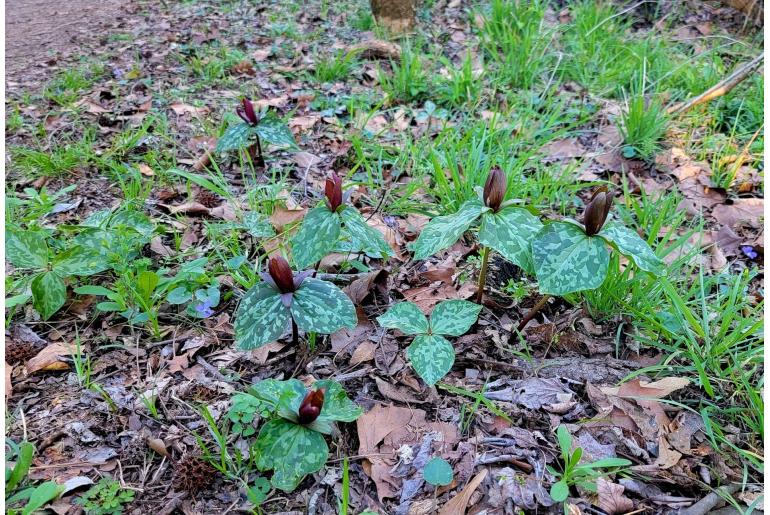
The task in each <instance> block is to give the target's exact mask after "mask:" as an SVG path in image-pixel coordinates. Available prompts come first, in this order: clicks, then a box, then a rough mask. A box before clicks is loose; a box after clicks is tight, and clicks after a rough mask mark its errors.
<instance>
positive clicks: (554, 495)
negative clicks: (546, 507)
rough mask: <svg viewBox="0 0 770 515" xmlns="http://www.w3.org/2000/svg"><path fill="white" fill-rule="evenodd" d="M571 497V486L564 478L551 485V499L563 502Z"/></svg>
mask: <svg viewBox="0 0 770 515" xmlns="http://www.w3.org/2000/svg"><path fill="white" fill-rule="evenodd" d="M567 497H569V486H567V483H566V482H565V481H564V480H561V481H557V482H556V483H554V484H553V485H551V499H553V500H554V501H556V502H562V501H564V500H565V499H567Z"/></svg>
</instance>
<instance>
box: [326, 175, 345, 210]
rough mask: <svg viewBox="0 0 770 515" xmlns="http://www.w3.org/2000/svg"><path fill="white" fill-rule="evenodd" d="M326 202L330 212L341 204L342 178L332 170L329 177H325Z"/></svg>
mask: <svg viewBox="0 0 770 515" xmlns="http://www.w3.org/2000/svg"><path fill="white" fill-rule="evenodd" d="M325 192H326V203H327V204H328V205H329V209H330V210H331V211H332V213H334V212H336V211H337V208H338V207H340V204H342V178H341V177H340V176H339V175H337V172H332V174H331V177H327V178H326V188H325Z"/></svg>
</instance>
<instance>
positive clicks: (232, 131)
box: [216, 122, 254, 152]
mask: <svg viewBox="0 0 770 515" xmlns="http://www.w3.org/2000/svg"><path fill="white" fill-rule="evenodd" d="M252 134H254V127H252V126H251V125H249V124H248V123H245V122H241V123H238V124H235V125H231V126H230V127H228V128H227V130H226V131H225V133H224V134H222V137H221V138H219V139H218V140H217V148H216V152H227V151H229V150H239V149H242V148H246V147H247V146H248V145H249V144H250V143H251V142H250V138H251V135H252Z"/></svg>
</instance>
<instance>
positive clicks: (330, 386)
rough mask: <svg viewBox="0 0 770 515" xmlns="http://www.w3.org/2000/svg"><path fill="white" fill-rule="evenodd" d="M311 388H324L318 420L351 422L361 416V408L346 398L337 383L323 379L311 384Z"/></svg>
mask: <svg viewBox="0 0 770 515" xmlns="http://www.w3.org/2000/svg"><path fill="white" fill-rule="evenodd" d="M313 388H315V389H317V388H326V393H324V405H323V409H322V410H321V414H320V415H318V418H319V419H321V420H329V421H336V422H353V421H355V420H356V419H357V418H358V417H360V416H361V413H362V410H361V408H360V407H359V406H358V405H357V404H356V403H355V402H353V401H351V400H350V399H349V398H348V394H347V393H346V392H345V389H344V388H343V387H342V385H341V384H339V383H338V382H336V381H331V380H329V379H324V380H321V381H316V382H315V383H313ZM298 408H299V406H298Z"/></svg>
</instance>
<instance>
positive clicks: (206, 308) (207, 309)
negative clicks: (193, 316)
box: [195, 299, 214, 318]
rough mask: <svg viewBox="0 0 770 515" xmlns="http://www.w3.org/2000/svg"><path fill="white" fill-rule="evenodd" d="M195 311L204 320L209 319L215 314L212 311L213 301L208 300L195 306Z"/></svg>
mask: <svg viewBox="0 0 770 515" xmlns="http://www.w3.org/2000/svg"><path fill="white" fill-rule="evenodd" d="M195 311H197V312H198V314H199V315H200V316H201V317H203V318H208V317H210V316H211V315H213V314H214V310H213V309H211V301H210V300H208V299H206V300H204V301H203V302H201V303H200V304H198V305H197V306H195Z"/></svg>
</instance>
